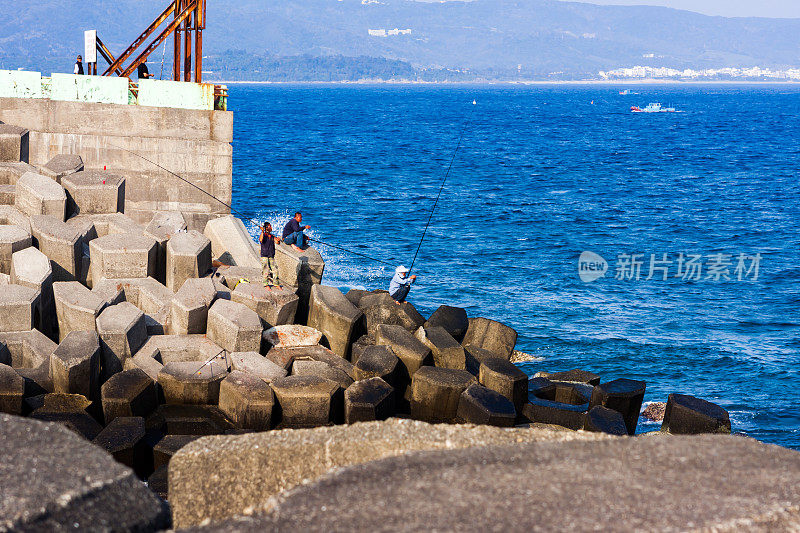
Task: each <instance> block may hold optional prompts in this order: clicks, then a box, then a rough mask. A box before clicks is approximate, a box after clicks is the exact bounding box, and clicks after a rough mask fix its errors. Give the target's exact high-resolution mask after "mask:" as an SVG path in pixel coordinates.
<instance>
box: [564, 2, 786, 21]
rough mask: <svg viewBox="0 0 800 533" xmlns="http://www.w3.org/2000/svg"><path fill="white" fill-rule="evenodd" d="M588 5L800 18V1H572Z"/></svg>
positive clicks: (737, 15)
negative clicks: (643, 6) (662, 7)
mask: <svg viewBox="0 0 800 533" xmlns="http://www.w3.org/2000/svg"><path fill="white" fill-rule="evenodd" d="M570 1H582V2H584V3H587V4H605V5H610V4H614V5H625V6H630V5H651V6H665V7H674V8H676V9H685V10H687V11H695V12H697V13H703V14H705V15H720V16H723V17H776V18H800V0H570Z"/></svg>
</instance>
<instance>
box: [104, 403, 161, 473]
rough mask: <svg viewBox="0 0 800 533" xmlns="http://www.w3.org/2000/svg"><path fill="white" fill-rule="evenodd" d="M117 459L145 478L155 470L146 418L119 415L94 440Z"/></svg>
mask: <svg viewBox="0 0 800 533" xmlns="http://www.w3.org/2000/svg"><path fill="white" fill-rule="evenodd" d="M92 443H93V444H95V445H97V446H100V447H101V448H103V449H104V450H105V451H107V452H108V453H110V454H111V456H112V457H113V458H114V460H115V461H117V462H118V463H121V464H123V465H125V466H127V467H128V468H130V469H132V470H133V471H134V472H136V475H137V476H139V477H140V478H145V477H147V476H148V475H150V473H151V472H152V471H153V450H152V449H150V447H149V446H147V443H146V442H145V430H144V418H142V417H140V416H130V417H117V418H115V419H114V420H113V421H111V423H110V424H108V426H106V427H105V429H103V431H101V432H100V434H99V435H97V436H96V437H95V438H94V440H93V441H92Z"/></svg>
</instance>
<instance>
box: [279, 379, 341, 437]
mask: <svg viewBox="0 0 800 533" xmlns="http://www.w3.org/2000/svg"><path fill="white" fill-rule="evenodd" d="M272 390H273V391H274V392H275V396H276V397H277V399H278V405H279V406H280V413H281V422H280V427H281V428H303V427H314V426H324V425H328V424H331V423H337V422H340V421H341V420H342V418H343V417H342V411H343V405H342V389H341V388H340V387H339V385H338V384H336V383H334V382H333V381H330V380H328V379H324V378H320V377H317V376H287V377H285V378H278V379H275V380H273V381H272Z"/></svg>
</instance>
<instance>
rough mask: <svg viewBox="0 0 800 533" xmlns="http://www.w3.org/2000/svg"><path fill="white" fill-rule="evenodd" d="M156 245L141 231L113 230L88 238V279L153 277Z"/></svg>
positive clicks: (94, 282)
mask: <svg viewBox="0 0 800 533" xmlns="http://www.w3.org/2000/svg"><path fill="white" fill-rule="evenodd" d="M157 252H158V248H157V246H156V241H154V240H153V239H151V238H150V237H146V236H144V235H134V234H115V235H106V236H105V237H98V238H97V239H94V240H92V241H90V242H89V255H90V257H91V272H92V283H93V284H97V283H99V282H100V281H101V280H102V279H103V278H107V279H124V278H146V277H155V269H156V259H157Z"/></svg>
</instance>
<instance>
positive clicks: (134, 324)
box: [97, 302, 147, 381]
mask: <svg viewBox="0 0 800 533" xmlns="http://www.w3.org/2000/svg"><path fill="white" fill-rule="evenodd" d="M97 332H98V333H99V334H100V339H101V340H102V347H103V357H102V360H103V381H105V380H107V379H108V378H110V377H111V376H112V375H114V374H116V373H117V372H122V368H123V366H124V364H125V360H126V359H128V358H129V357H133V355H134V354H135V353H136V352H138V351H139V348H141V347H142V346H143V345H144V343H145V342H147V326H146V325H145V320H144V313H143V312H142V311H141V310H139V308H138V307H136V306H135V305H133V304H132V303H130V302H122V303H118V304H116V305H110V306H108V307H106V308H105V309H104V310H103V312H102V313H100V315H99V316H98V317H97Z"/></svg>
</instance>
